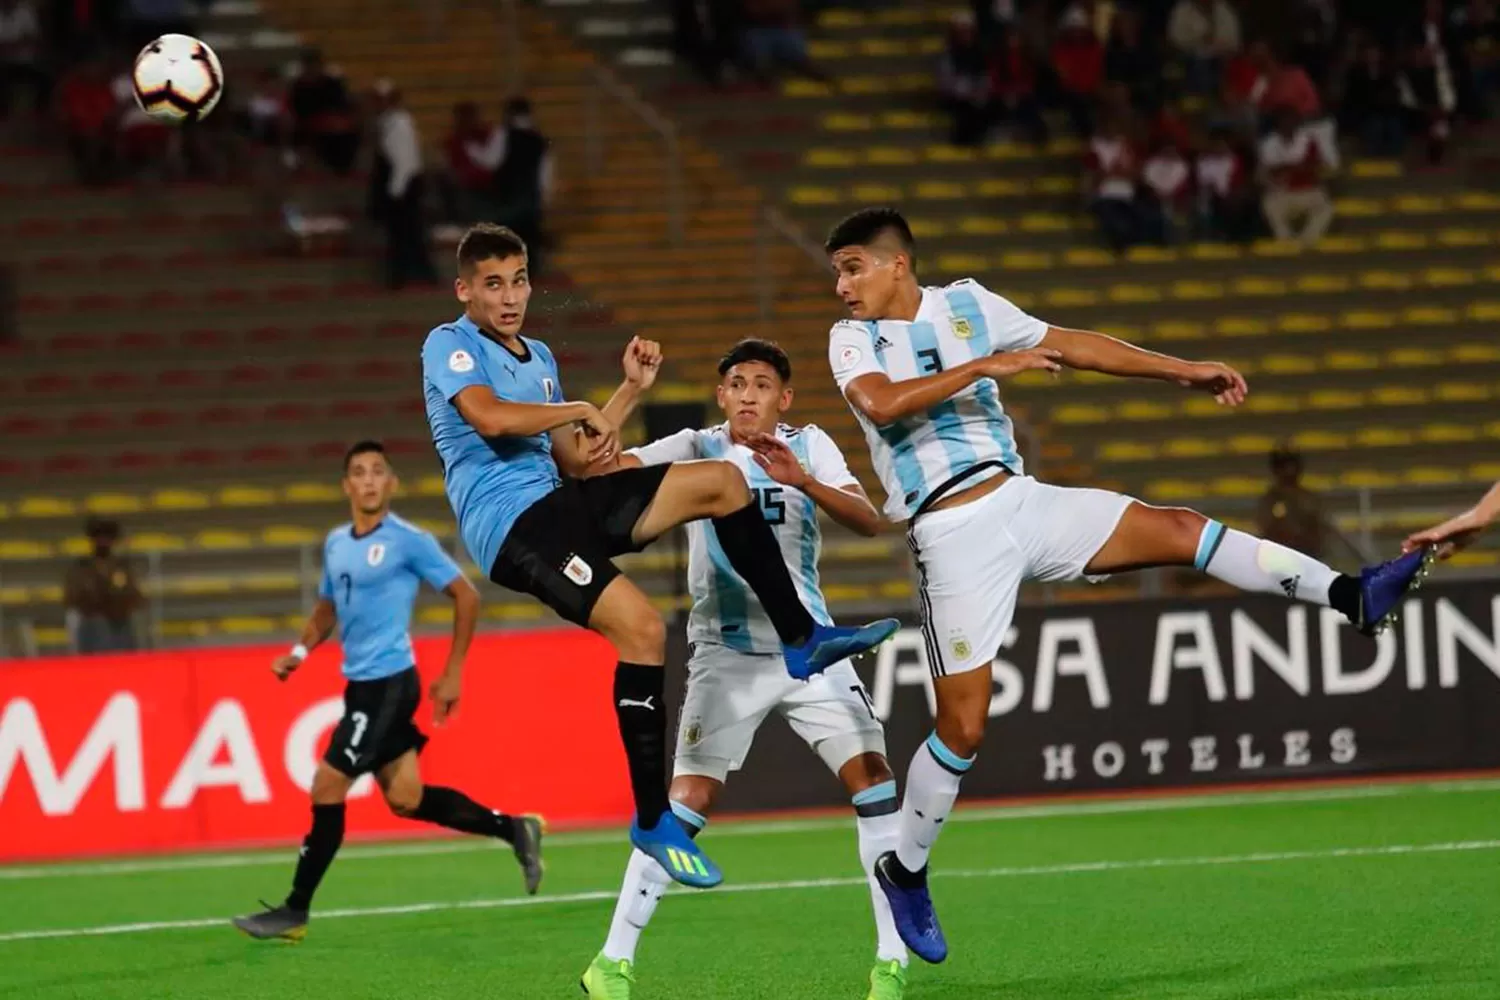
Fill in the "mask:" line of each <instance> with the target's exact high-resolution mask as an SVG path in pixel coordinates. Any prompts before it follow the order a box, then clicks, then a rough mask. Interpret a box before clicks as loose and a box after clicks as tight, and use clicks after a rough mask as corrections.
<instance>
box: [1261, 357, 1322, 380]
mask: <svg viewBox="0 0 1500 1000" xmlns="http://www.w3.org/2000/svg"><path fill="white" fill-rule="evenodd" d="M1261 366H1262V369H1263V370H1264V371H1265V372H1266V374H1268V375H1306V374H1308V373H1309V372H1315V371H1317V370H1318V367H1319V366H1318V359H1317V358H1310V357H1308V356H1307V355H1305V354H1268V355H1266V356H1265V357H1264V358H1263V359H1261Z"/></svg>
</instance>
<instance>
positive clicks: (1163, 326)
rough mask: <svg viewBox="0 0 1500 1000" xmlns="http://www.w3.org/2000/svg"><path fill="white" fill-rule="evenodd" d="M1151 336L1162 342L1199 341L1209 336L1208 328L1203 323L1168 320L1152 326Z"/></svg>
mask: <svg viewBox="0 0 1500 1000" xmlns="http://www.w3.org/2000/svg"><path fill="white" fill-rule="evenodd" d="M1151 335H1152V336H1153V337H1159V338H1160V339H1162V340H1197V339H1199V338H1200V337H1205V336H1207V335H1208V327H1207V326H1205V325H1204V324H1202V323H1191V322H1181V321H1177V320H1167V321H1165V322H1161V323H1157V324H1155V325H1154V326H1152V327H1151Z"/></svg>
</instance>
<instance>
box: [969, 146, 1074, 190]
mask: <svg viewBox="0 0 1500 1000" xmlns="http://www.w3.org/2000/svg"><path fill="white" fill-rule="evenodd" d="M984 155H985V158H986V159H990V160H1000V161H1008V160H1029V159H1033V158H1034V157H1035V155H1036V154H1034V153H1032V151H1031V150H1029V149H1027V148H1026V147H1025V146H1022V145H1021V144H1020V143H1016V142H992V143H989V144H988V145H986V146H985V147H984ZM1076 186H1077V185H1076V184H1075V187H1076Z"/></svg>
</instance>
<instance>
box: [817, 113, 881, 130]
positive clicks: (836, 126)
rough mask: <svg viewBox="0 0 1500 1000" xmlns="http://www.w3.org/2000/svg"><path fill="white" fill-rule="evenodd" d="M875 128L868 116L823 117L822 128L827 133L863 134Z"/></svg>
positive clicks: (873, 121) (838, 115)
mask: <svg viewBox="0 0 1500 1000" xmlns="http://www.w3.org/2000/svg"><path fill="white" fill-rule="evenodd" d="M874 127H875V119H873V118H871V117H870V116H869V115H854V114H834V115H824V116H823V128H824V129H825V130H826V131H829V132H865V131H868V130H870V129H872V128H874Z"/></svg>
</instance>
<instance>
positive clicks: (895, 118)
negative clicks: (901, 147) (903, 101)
mask: <svg viewBox="0 0 1500 1000" xmlns="http://www.w3.org/2000/svg"><path fill="white" fill-rule="evenodd" d="M941 121H942V119H940V118H939V116H937V115H934V114H928V113H927V112H925V111H886V112H883V113H882V114H881V116H880V123H881V124H882V125H884V126H885V127H886V128H895V129H918V128H936V127H937V126H938V125H939V124H940V123H941Z"/></svg>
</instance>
